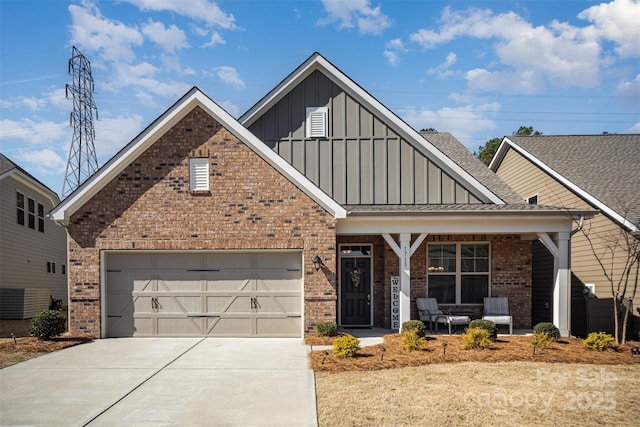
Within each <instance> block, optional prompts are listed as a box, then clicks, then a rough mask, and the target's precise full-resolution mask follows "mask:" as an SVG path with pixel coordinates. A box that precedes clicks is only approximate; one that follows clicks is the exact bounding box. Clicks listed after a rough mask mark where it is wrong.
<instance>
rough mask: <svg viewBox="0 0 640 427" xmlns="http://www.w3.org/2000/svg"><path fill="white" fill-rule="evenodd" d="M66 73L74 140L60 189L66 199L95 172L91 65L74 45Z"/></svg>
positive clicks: (96, 168) (94, 110) (96, 163)
mask: <svg viewBox="0 0 640 427" xmlns="http://www.w3.org/2000/svg"><path fill="white" fill-rule="evenodd" d="M69 74H71V75H72V83H71V84H67V85H66V94H67V98H69V94H71V96H72V97H73V111H72V112H71V120H70V125H71V126H73V137H72V139H71V147H69V158H68V159H67V170H66V173H65V176H64V184H63V186H62V197H63V198H64V197H67V196H68V195H69V194H71V193H72V192H73V191H74V190H75V189H76V188H78V187H79V186H80V184H82V183H83V182H84V181H85V180H86V179H87V178H89V177H90V176H91V175H93V174H94V173H95V171H96V170H98V159H97V157H96V149H95V147H94V145H93V140H94V139H95V137H96V134H95V130H94V128H93V114H94V112H95V115H96V120H97V119H98V108H97V107H96V104H95V103H94V102H93V77H92V76H91V63H90V62H89V60H88V59H87V58H85V57H84V55H83V54H82V53H80V51H79V50H78V49H77V48H76V47H75V46H73V48H72V50H71V59H69Z"/></svg>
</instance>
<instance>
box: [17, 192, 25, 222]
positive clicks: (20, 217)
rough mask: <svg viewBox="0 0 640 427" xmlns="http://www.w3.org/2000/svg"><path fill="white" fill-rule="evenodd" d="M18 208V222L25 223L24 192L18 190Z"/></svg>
mask: <svg viewBox="0 0 640 427" xmlns="http://www.w3.org/2000/svg"><path fill="white" fill-rule="evenodd" d="M16 209H17V214H18V216H17V220H18V224H20V225H24V194H22V193H20V192H19V191H16Z"/></svg>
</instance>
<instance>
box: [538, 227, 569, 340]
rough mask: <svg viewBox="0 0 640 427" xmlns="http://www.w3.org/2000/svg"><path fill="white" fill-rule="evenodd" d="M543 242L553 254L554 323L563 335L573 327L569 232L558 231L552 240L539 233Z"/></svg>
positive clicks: (566, 334)
mask: <svg viewBox="0 0 640 427" xmlns="http://www.w3.org/2000/svg"><path fill="white" fill-rule="evenodd" d="M538 237H539V238H540V241H541V242H542V244H543V245H544V246H545V247H546V248H547V249H548V250H549V252H551V254H552V255H553V277H554V283H553V324H554V325H556V327H557V328H558V329H559V330H560V334H561V335H562V336H565V337H567V336H569V332H570V329H571V269H570V268H569V238H570V235H569V233H558V234H557V235H556V236H555V238H554V239H553V240H552V239H551V238H550V237H549V235H548V234H546V233H538Z"/></svg>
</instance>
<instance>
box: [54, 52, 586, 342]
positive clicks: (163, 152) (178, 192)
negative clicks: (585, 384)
mask: <svg viewBox="0 0 640 427" xmlns="http://www.w3.org/2000/svg"><path fill="white" fill-rule="evenodd" d="M591 214H593V211H592V210H585V211H584V212H583V211H581V210H572V211H570V212H569V214H568V211H567V210H565V209H558V208H553V207H546V206H540V205H530V204H527V203H524V202H522V200H521V199H520V198H519V197H518V196H517V194H516V193H515V192H513V190H511V189H510V188H509V187H508V186H507V185H506V184H504V183H503V182H502V181H501V180H500V179H499V178H498V177H497V176H496V175H495V174H493V173H492V172H490V171H489V170H488V169H487V168H486V167H484V166H482V165H481V164H479V163H478V161H477V160H476V159H475V158H474V157H473V156H472V155H471V154H470V153H469V152H468V151H467V150H466V148H464V147H463V146H462V145H461V144H460V143H459V142H458V141H456V140H455V138H453V137H452V136H451V135H449V134H447V133H433V134H426V135H421V134H420V133H418V132H417V131H415V130H414V129H412V128H411V127H410V126H409V125H407V124H406V123H405V122H404V121H402V120H401V119H400V118H399V117H398V116H397V115H395V114H394V113H393V112H391V111H390V110H389V109H388V108H387V107H385V106H384V105H382V104H381V103H380V102H379V101H378V100H376V99H375V98H374V97H373V96H372V95H371V94H369V93H368V92H367V91H365V90H364V89H363V88H362V87H360V86H359V85H358V84H357V83H356V82H354V81H353V80H351V79H350V78H349V77H348V76H347V75H346V74H344V73H343V72H342V71H340V70H339V69H338V68H337V67H335V66H334V65H333V64H332V63H330V62H329V61H328V60H327V59H325V58H324V57H323V56H321V55H320V54H318V53H314V54H313V55H311V56H310V57H309V58H308V59H307V60H306V61H304V62H303V63H302V64H301V65H300V66H299V67H297V68H296V69H295V70H294V71H293V72H292V73H291V74H289V75H288V76H287V77H286V78H285V79H284V80H283V81H282V82H280V83H279V84H278V85H277V86H276V87H275V88H274V89H273V90H271V91H270V92H269V93H267V94H266V95H265V96H264V97H263V98H262V99H261V100H260V101H258V103H256V104H255V105H254V106H253V107H252V108H251V109H249V111H247V112H246V113H245V114H244V115H243V116H242V117H240V119H238V120H236V119H235V118H233V117H232V116H231V115H229V114H228V113H227V112H226V111H225V110H224V109H222V108H221V107H220V106H219V105H218V104H216V103H215V102H214V101H212V100H211V99H210V98H208V97H207V96H206V95H205V94H204V93H203V92H202V91H200V90H199V89H198V88H193V89H192V90H190V91H189V92H188V93H187V94H185V95H184V96H183V97H182V98H181V99H179V100H178V101H177V102H176V103H175V104H174V105H173V106H172V107H171V108H169V109H168V110H167V111H166V112H165V113H164V114H162V115H161V116H160V117H159V118H158V119H156V120H155V121H154V122H153V123H151V124H150V125H149V126H148V127H147V128H146V129H145V130H144V131H143V132H142V133H140V134H139V135H138V136H137V137H136V138H134V139H133V140H132V141H131V142H129V143H128V144H127V145H126V146H125V147H124V148H123V149H122V150H121V151H120V152H118V153H117V154H116V155H115V156H114V157H113V158H112V159H110V160H109V161H108V162H107V163H106V164H105V165H104V166H103V167H102V168H100V169H99V170H98V171H97V172H96V174H94V175H93V176H92V177H90V178H89V179H88V180H87V181H86V182H85V183H84V184H83V185H82V186H80V187H79V188H78V189H77V190H76V191H74V192H73V193H72V194H70V195H69V196H68V197H67V198H66V199H65V200H64V201H63V202H62V203H61V204H60V205H59V206H58V207H57V208H56V209H55V210H54V211H53V217H54V219H55V220H56V221H58V222H60V223H61V224H63V225H64V226H65V227H66V228H67V231H68V236H69V238H68V248H69V292H70V311H69V320H70V329H71V331H72V332H75V333H84V334H88V335H92V336H94V337H121V336H293V337H300V336H302V335H303V334H305V333H308V332H310V331H312V330H313V329H314V327H315V325H317V324H318V323H319V322H323V321H335V322H337V323H338V324H339V325H342V326H345V327H368V326H382V327H386V328H395V329H397V328H398V327H399V326H400V325H401V323H402V322H404V321H406V320H409V319H412V318H413V319H415V318H417V313H416V308H415V298H416V297H424V296H427V295H429V296H432V297H436V298H437V299H438V302H439V303H440V304H441V305H442V306H443V307H444V308H446V309H449V310H454V311H455V310H457V311H465V312H473V313H476V314H477V315H479V314H481V312H482V304H483V297H485V296H490V295H493V296H498V295H499V296H507V297H508V298H509V304H510V309H511V311H512V314H513V317H514V327H516V328H518V327H520V328H527V327H530V326H531V242H532V240H535V239H541V240H542V241H543V242H544V244H545V245H547V246H548V247H550V249H551V251H552V252H553V253H554V255H555V256H556V259H557V266H556V267H557V268H556V269H555V273H554V283H555V294H554V301H553V303H554V306H556V307H557V310H556V316H555V317H554V322H555V323H556V325H557V326H558V327H559V328H560V330H561V331H562V332H563V333H564V334H567V333H568V331H569V327H570V325H569V319H570V317H569V311H568V310H569V299H568V298H569V294H568V285H569V275H570V272H569V268H568V262H569V247H568V243H569V233H570V232H571V229H572V224H573V223H572V216H575V217H577V216H579V215H591Z"/></svg>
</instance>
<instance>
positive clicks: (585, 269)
mask: <svg viewBox="0 0 640 427" xmlns="http://www.w3.org/2000/svg"><path fill="white" fill-rule="evenodd" d="M496 174H497V175H498V176H499V177H500V178H502V179H503V180H504V181H505V182H507V183H508V184H509V185H510V186H511V187H512V188H513V189H514V190H515V191H516V193H518V194H519V195H520V196H522V198H523V199H524V198H527V197H530V196H533V195H535V194H537V195H538V204H541V205H548V206H559V207H566V208H577V209H594V206H591V205H590V204H588V203H587V202H586V201H585V200H583V199H582V198H580V197H579V196H578V195H576V194H575V193H574V192H572V191H571V190H569V189H568V188H567V187H565V186H564V185H562V184H561V183H560V182H558V181H557V180H556V179H555V178H553V177H552V176H550V175H549V174H547V173H546V172H545V171H543V170H542V169H540V168H539V167H537V166H536V165H534V164H533V163H531V162H530V161H529V160H527V159H526V158H525V157H523V156H522V155H520V154H519V153H517V152H516V151H514V150H513V149H510V150H508V151H507V153H506V155H505V157H504V159H503V160H502V162H501V163H500V167H499V168H498V170H497V171H496ZM577 225H578V224H575V226H576V227H577ZM583 230H584V231H585V233H588V235H589V236H590V238H591V240H592V242H593V244H594V249H592V248H591V246H590V244H589V241H588V240H587V238H586V237H585V235H584V233H582V232H577V233H575V234H574V235H573V236H572V238H571V271H572V272H573V273H574V274H575V276H576V277H577V278H578V279H580V281H582V282H583V283H585V284H586V283H593V284H595V287H596V296H597V297H599V298H611V296H612V292H611V284H610V282H609V281H608V279H607V278H606V276H605V275H604V273H603V271H602V268H601V267H600V265H599V264H598V261H597V260H596V258H595V256H594V252H595V253H597V254H600V255H601V254H604V253H606V245H607V242H608V241H610V239H612V238H615V237H616V236H619V235H620V233H621V232H624V231H623V230H622V229H621V228H620V226H619V225H618V224H617V223H615V222H614V221H612V220H611V219H610V218H609V217H607V216H606V215H604V214H599V215H596V216H595V217H594V218H593V219H590V220H585V221H584V225H583ZM618 254H619V255H617V257H616V259H615V260H614V261H611V259H610V258H608V257H605V259H604V265H605V267H607V269H611V268H613V271H614V279H615V280H616V284H617V280H618V279H619V278H620V272H621V271H622V270H623V268H624V263H625V261H626V256H625V252H624V251H620V250H618ZM634 277H635V276H634ZM632 279H633V278H632ZM627 295H629V294H628V293H627ZM633 306H634V307H639V306H640V292H638V295H636V298H635V300H634V302H633Z"/></svg>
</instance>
